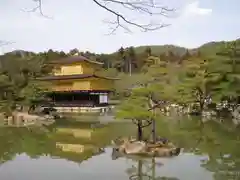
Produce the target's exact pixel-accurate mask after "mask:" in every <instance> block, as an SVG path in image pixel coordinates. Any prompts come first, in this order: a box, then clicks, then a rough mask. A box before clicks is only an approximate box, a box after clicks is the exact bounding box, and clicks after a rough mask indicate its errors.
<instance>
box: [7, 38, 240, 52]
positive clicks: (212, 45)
mask: <svg viewBox="0 0 240 180" xmlns="http://www.w3.org/2000/svg"><path fill="white" fill-rule="evenodd" d="M235 41H236V42H237V44H239V45H240V38H239V39H236V40H235ZM227 42H233V41H212V42H208V43H205V44H203V45H201V46H200V47H198V48H193V49H189V48H185V47H181V46H177V45H171V44H166V45H143V46H137V47H134V50H135V53H136V54H140V53H143V52H144V51H145V50H146V48H147V47H150V48H151V51H152V54H155V55H160V54H162V53H167V52H169V51H172V52H173V53H174V54H178V55H180V56H181V55H183V54H184V53H186V51H187V50H188V51H189V52H190V53H191V52H196V51H201V52H203V53H215V52H216V51H217V50H218V49H219V48H220V47H222V46H223V45H224V44H225V43H227ZM119 48H120V47H119ZM124 49H126V48H124ZM33 53H34V52H29V51H26V50H14V51H12V52H8V53H5V54H20V55H21V56H25V55H29V54H33ZM92 53H94V52H92ZM116 53H117V52H113V53H109V54H105V53H102V54H105V55H112V54H116Z"/></svg>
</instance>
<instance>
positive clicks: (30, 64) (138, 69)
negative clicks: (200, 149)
mask: <svg viewBox="0 0 240 180" xmlns="http://www.w3.org/2000/svg"><path fill="white" fill-rule="evenodd" d="M239 49H240V40H236V41H231V42H211V43H207V44H204V45H202V46H201V47H199V48H197V49H186V48H183V47H178V46H174V45H163V46H139V47H128V48H122V47H121V48H119V50H118V51H117V52H115V53H112V54H95V53H93V52H81V50H78V49H73V50H71V51H70V52H68V53H66V52H57V51H54V50H51V49H50V50H49V51H47V52H42V53H34V52H27V51H23V50H16V51H13V52H9V53H6V54H4V55H2V56H0V81H1V83H0V99H1V104H2V107H5V104H8V107H9V105H10V106H11V107H12V106H13V107H14V106H15V104H16V102H19V103H26V104H29V103H30V102H33V101H38V100H39V99H41V92H42V91H43V89H44V88H47V87H48V85H47V84H39V83H40V82H38V81H36V80H35V79H36V77H39V76H45V75H47V74H48V73H50V72H51V66H49V65H48V62H49V61H51V60H56V59H59V58H61V57H66V56H71V55H74V54H76V53H78V54H80V55H83V56H85V57H87V58H90V59H92V60H96V61H100V62H103V63H104V66H103V69H102V71H100V72H96V73H100V74H104V75H108V76H118V77H120V78H121V80H120V81H118V82H117V83H116V91H118V94H121V93H123V92H124V93H126V92H125V90H126V89H128V90H129V88H130V89H131V88H132V87H133V86H138V85H139V84H145V85H146V84H149V83H150V81H151V83H152V82H154V84H159V82H161V83H162V82H164V84H165V85H164V88H169V89H173V88H174V89H175V90H177V89H178V91H177V92H171V91H169V90H166V91H164V90H163V89H164V88H160V89H161V91H162V92H161V93H160V91H159V93H160V94H161V97H162V98H163V97H165V98H166V99H168V100H171V101H178V102H188V101H193V100H194V99H192V98H190V97H189V95H190V94H191V93H190V92H192V90H193V89H194V90H195V89H196V88H197V84H196V83H198V85H200V84H202V83H203V82H204V83H205V81H208V80H209V79H210V78H209V77H210V76H211V78H212V79H211V81H210V80H209V82H208V83H205V84H204V91H206V92H203V89H201V88H203V87H201V88H200V89H201V91H200V90H199V92H201V93H202V95H203V94H204V96H205V95H206V96H207V95H208V96H209V95H211V96H215V95H216V94H217V95H219V96H225V95H226V96H228V95H234V96H235V95H236V94H238V93H239V85H237V84H236V83H239V73H240V72H239V71H240V68H239V57H240V54H239V53H240V51H239ZM203 64H204V65H203ZM217 67H218V68H217ZM207 71H208V72H207ZM210 71H211V72H210ZM200 72H201V73H200ZM204 73H205V74H204ZM214 78H215V79H214ZM136 81H137V82H136ZM179 82H181V83H179ZM194 82H195V83H194ZM210 82H211V83H210ZM151 83H150V84H151ZM161 83H160V84H161ZM189 83H190V84H191V83H192V84H191V85H189ZM209 84H212V85H213V84H214V85H215V86H214V87H211V88H210V89H209V88H206V87H207V86H209ZM167 85H169V87H168V86H167ZM217 85H218V86H217ZM176 86H177V87H176ZM191 88H192V89H191ZM208 91H209V92H208ZM199 92H198V93H199ZM215 92H217V93H215ZM171 93H172V94H171ZM173 94H174V96H173ZM186 95H188V96H186ZM170 97H171V98H170ZM194 101H195V100H194ZM3 105H4V106H3Z"/></svg>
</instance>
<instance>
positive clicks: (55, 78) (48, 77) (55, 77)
mask: <svg viewBox="0 0 240 180" xmlns="http://www.w3.org/2000/svg"><path fill="white" fill-rule="evenodd" d="M91 77H95V78H101V79H109V80H118V78H111V77H102V76H97V75H94V74H74V75H62V76H46V77H40V78H37V79H38V80H68V79H85V78H91Z"/></svg>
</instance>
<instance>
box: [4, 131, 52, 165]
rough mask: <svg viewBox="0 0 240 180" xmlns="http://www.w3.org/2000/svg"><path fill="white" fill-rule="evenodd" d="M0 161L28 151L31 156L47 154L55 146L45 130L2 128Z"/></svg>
mask: <svg viewBox="0 0 240 180" xmlns="http://www.w3.org/2000/svg"><path fill="white" fill-rule="evenodd" d="M0 142H1V144H0V161H1V163H4V162H6V161H8V160H12V159H13V158H14V157H15V156H16V155H18V154H21V153H26V154H27V155H29V156H30V157H31V158H37V157H39V156H42V155H46V154H48V153H49V152H51V150H52V149H53V148H54V147H55V144H53V143H52V142H50V141H49V140H48V136H47V134H46V133H45V132H43V131H41V130H39V129H28V128H6V127H4V128H0Z"/></svg>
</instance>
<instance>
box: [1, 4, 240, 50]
mask: <svg viewBox="0 0 240 180" xmlns="http://www.w3.org/2000/svg"><path fill="white" fill-rule="evenodd" d="M42 1H43V5H42V6H43V7H42V9H43V13H44V14H45V15H46V16H48V17H49V18H45V17H43V16H41V15H40V14H39V13H38V12H29V10H31V9H33V8H34V7H35V6H36V4H35V3H34V1H33V0H1V1H0V17H1V28H0V41H10V42H13V43H12V44H9V45H5V46H1V47H0V53H6V52H9V51H13V50H19V49H21V50H28V51H34V52H40V51H46V50H48V49H53V50H58V51H61V50H63V51H65V52H67V51H69V50H71V49H74V48H77V49H79V50H80V51H91V52H96V53H111V52H114V51H116V50H118V49H119V48H120V47H121V46H122V47H129V46H141V45H163V44H174V45H179V46H183V47H187V48H195V47H198V46H200V45H202V44H204V43H206V42H209V41H222V40H226V41H227V40H234V39H237V38H240V21H239V18H240V11H239V7H240V1H239V0H155V1H161V2H162V5H164V6H168V7H169V8H175V9H176V11H175V13H174V14H172V16H171V17H170V18H163V17H162V16H156V17H150V16H143V14H137V13H134V12H133V11H127V10H126V9H123V8H121V7H119V6H111V7H112V8H115V10H117V11H118V12H121V13H123V14H124V15H126V17H127V18H129V19H130V20H133V21H137V22H139V23H143V22H147V21H150V20H154V22H161V23H166V24H171V25H170V26H168V27H165V28H162V29H159V30H156V31H150V32H141V31H140V30H139V29H137V28H134V27H132V26H128V27H129V28H131V30H132V33H126V32H125V31H124V30H123V29H118V30H117V31H116V32H115V34H112V35H107V34H108V33H109V32H110V30H111V29H110V28H111V25H110V24H107V23H106V20H114V19H115V16H114V15H112V14H111V13H109V12H107V11H105V10H104V9H102V8H100V7H99V6H97V5H96V4H95V3H94V2H93V1H92V0H62V1H61V0H42ZM99 1H101V0H99ZM124 25H126V24H124Z"/></svg>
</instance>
